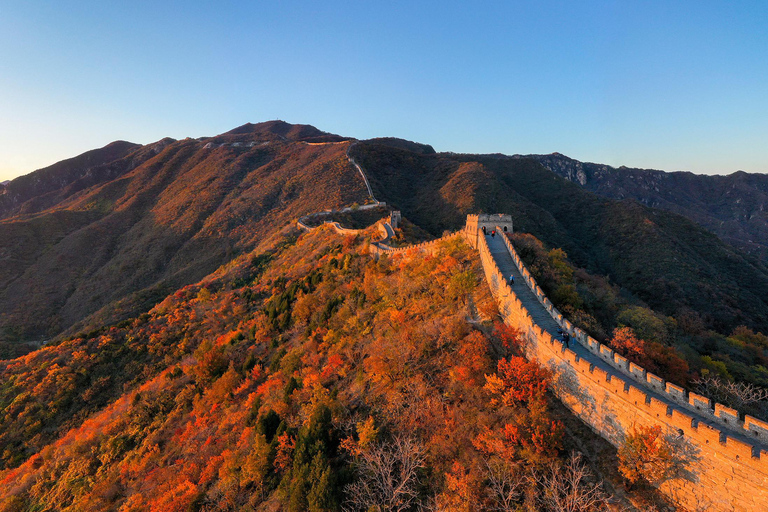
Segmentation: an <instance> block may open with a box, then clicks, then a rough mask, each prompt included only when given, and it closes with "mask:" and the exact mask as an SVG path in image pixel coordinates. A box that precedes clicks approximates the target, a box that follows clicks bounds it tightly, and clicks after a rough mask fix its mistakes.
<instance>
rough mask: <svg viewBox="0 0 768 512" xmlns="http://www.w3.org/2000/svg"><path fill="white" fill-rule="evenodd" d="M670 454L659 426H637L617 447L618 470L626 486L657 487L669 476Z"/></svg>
mask: <svg viewBox="0 0 768 512" xmlns="http://www.w3.org/2000/svg"><path fill="white" fill-rule="evenodd" d="M674 455H675V454H674V451H673V446H672V445H671V444H670V442H669V440H668V439H667V438H665V436H663V435H662V431H661V427H660V426H659V425H654V426H650V427H649V426H637V427H634V428H633V429H632V430H631V431H630V432H629V433H628V434H627V436H626V437H625V439H624V441H623V442H622V443H621V446H619V453H618V456H619V471H620V472H621V474H622V475H623V476H624V478H626V479H627V481H628V482H629V483H630V485H632V484H635V483H636V482H638V481H639V480H645V481H647V482H648V483H650V484H652V485H657V484H659V483H661V482H664V481H665V480H668V479H669V478H670V477H672V476H673V472H674V470H675V465H676V460H675V456H674Z"/></svg>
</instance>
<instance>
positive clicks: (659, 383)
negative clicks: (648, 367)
mask: <svg viewBox="0 0 768 512" xmlns="http://www.w3.org/2000/svg"><path fill="white" fill-rule="evenodd" d="M645 378H646V379H647V381H648V385H649V386H651V388H653V389H655V390H656V391H661V392H662V393H663V392H664V391H665V387H664V379H662V378H661V377H659V376H658V375H654V374H653V373H651V372H646V373H645Z"/></svg>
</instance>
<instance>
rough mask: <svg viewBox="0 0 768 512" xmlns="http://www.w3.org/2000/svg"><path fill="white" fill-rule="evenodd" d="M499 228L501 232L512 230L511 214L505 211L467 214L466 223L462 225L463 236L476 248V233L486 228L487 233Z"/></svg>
mask: <svg viewBox="0 0 768 512" xmlns="http://www.w3.org/2000/svg"><path fill="white" fill-rule="evenodd" d="M497 227H498V228H499V231H501V232H509V233H511V232H512V216H511V215H509V214H506V213H480V214H478V215H467V223H466V225H465V226H464V236H465V237H466V238H467V241H468V242H469V244H470V245H471V246H472V247H474V248H477V243H478V233H481V232H482V231H483V228H485V229H486V231H488V232H489V233H490V232H491V231H492V230H494V229H496V228H497Z"/></svg>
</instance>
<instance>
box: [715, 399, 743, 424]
mask: <svg viewBox="0 0 768 512" xmlns="http://www.w3.org/2000/svg"><path fill="white" fill-rule="evenodd" d="M715 417H717V418H719V419H720V420H722V421H723V422H724V423H726V424H728V425H741V424H742V423H741V421H739V412H738V411H737V410H736V409H731V408H730V407H726V406H724V405H723V404H717V403H716V404H715Z"/></svg>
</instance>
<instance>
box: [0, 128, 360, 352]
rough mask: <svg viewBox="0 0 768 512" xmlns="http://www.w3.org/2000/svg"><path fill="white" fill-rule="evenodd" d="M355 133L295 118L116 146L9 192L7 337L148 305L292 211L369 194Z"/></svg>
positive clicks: (4, 241) (0, 207)
mask: <svg viewBox="0 0 768 512" xmlns="http://www.w3.org/2000/svg"><path fill="white" fill-rule="evenodd" d="M344 140H346V139H344V138H343V137H340V136H336V135H332V134H327V133H324V132H321V131H320V130H317V129H316V128H313V127H311V126H306V125H290V124H288V123H284V122H282V121H272V122H267V123H261V124H248V125H244V126H241V127H239V128H236V129H235V130H232V131H230V132H227V133H225V134H222V135H219V136H216V137H210V138H201V139H185V140H179V141H175V140H172V139H163V140H161V141H159V142H157V143H154V144H149V145H146V146H139V145H136V144H131V143H126V142H116V143H113V144H110V145H108V146H106V147H104V148H102V149H99V150H94V151H90V152H88V153H85V154H83V155H80V156H79V157H75V158H73V159H70V160H66V161H64V162H60V163H58V164H55V165H53V166H51V167H48V168H45V169H41V170H39V171H35V172H33V173H31V174H29V175H27V176H22V177H20V178H17V179H15V180H13V181H11V182H10V183H9V184H8V185H7V186H6V187H5V192H4V193H3V195H2V196H0V215H1V216H2V218H0V260H1V261H2V262H3V263H2V265H0V312H1V313H0V341H34V340H45V339H50V338H52V337H55V336H57V335H60V334H61V333H64V332H67V331H70V332H74V331H76V330H78V329H85V330H89V329H92V328H95V327H99V326H101V325H103V324H104V323H111V322H115V321H119V320H122V319H125V318H130V317H132V316H134V315H135V314H137V313H139V312H141V311H146V310H147V309H149V308H150V307H151V306H152V305H154V304H155V303H157V302H159V301H161V300H162V299H163V298H164V297H165V296H166V295H168V294H169V293H172V292H173V291H175V290H176V289H178V288H180V287H182V286H184V285H186V284H190V283H193V282H196V281H198V280H199V279H201V278H203V277H204V276H206V275H207V274H209V273H210V272H212V271H213V270H215V269H216V268H217V267H219V266H220V265H221V264H223V263H225V262H226V261H228V260H229V259H231V258H232V257H233V256H235V255H236V254H238V253H241V252H247V251H250V250H252V249H253V248H255V247H256V246H258V245H259V244H260V243H262V242H264V241H265V240H267V239H268V238H269V237H270V236H272V235H273V234H274V233H275V231H276V230H279V229H281V228H282V227H284V226H285V225H286V224H287V223H288V222H289V221H290V220H291V219H296V218H298V217H300V216H302V215H305V214H307V213H311V212H315V211H320V210H324V209H327V208H340V207H342V206H346V205H350V204H353V203H364V202H365V201H366V200H367V191H366V189H365V185H364V183H362V181H361V180H360V179H359V174H358V173H357V171H356V169H355V168H354V167H352V166H351V165H350V164H349V162H348V160H347V158H346V156H345V151H346V147H347V144H344V143H342V144H317V142H318V141H320V142H343V141H344Z"/></svg>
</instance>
